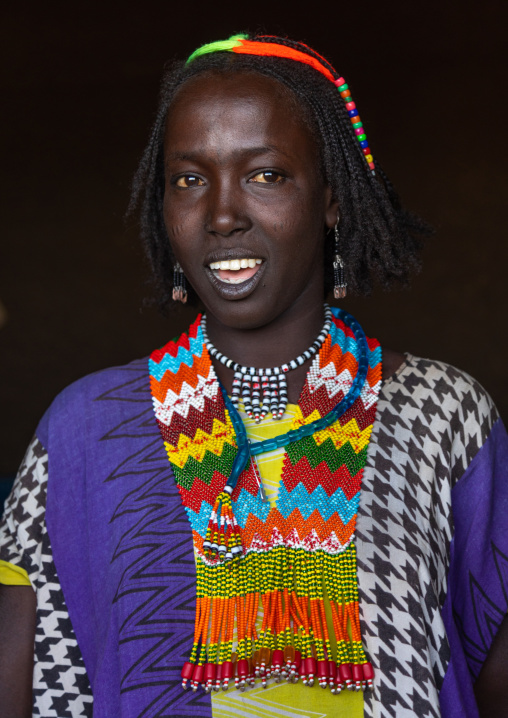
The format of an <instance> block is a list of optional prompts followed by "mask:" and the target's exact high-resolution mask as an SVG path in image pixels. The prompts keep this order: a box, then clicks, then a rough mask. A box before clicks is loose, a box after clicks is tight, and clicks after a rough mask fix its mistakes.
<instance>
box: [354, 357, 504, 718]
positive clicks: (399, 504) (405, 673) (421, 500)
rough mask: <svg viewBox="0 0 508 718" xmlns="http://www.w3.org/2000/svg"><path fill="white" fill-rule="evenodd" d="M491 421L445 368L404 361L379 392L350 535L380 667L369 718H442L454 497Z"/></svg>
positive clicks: (477, 392) (466, 381)
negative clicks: (355, 521) (444, 616)
mask: <svg viewBox="0 0 508 718" xmlns="http://www.w3.org/2000/svg"><path fill="white" fill-rule="evenodd" d="M496 419H497V412H496V409H495V407H494V405H493V404H492V402H491V400H490V398H489V397H488V395H487V394H486V393H485V392H484V390H483V389H482V387H481V386H480V385H479V384H478V383H477V382H475V381H474V380H473V379H471V378H470V377H469V376H468V375H467V374H464V373H463V372H461V371H458V370H457V369H454V368H453V367H451V366H449V365H447V364H442V363H439V362H434V361H428V360H425V359H417V358H415V357H412V356H407V359H406V362H405V363H404V364H403V365H402V367H401V368H400V369H399V371H398V372H397V373H396V374H395V375H394V376H393V377H391V378H390V379H388V381H386V382H385V384H384V386H383V389H382V392H381V395H380V399H379V403H378V415H377V417H376V422H375V424H374V429H373V434H372V439H371V443H370V446H369V454H368V459H367V466H366V468H365V472H364V476H363V484H362V495H361V501H360V510H359V513H358V524H357V534H356V536H357V551H358V586H359V593H360V611H361V616H362V633H363V635H364V637H365V640H366V645H367V650H368V654H369V655H370V657H371V660H372V663H373V664H374V665H376V666H380V667H381V666H382V668H381V670H378V672H377V679H376V688H375V694H374V697H372V696H369V697H368V699H367V700H366V702H365V703H366V705H365V715H366V716H369V718H371V717H372V718H380V717H381V716H396V718H410V717H411V718H414V716H432V717H434V716H436V717H437V716H439V715H440V711H439V700H438V693H439V690H440V688H441V684H442V681H443V677H444V675H445V672H446V669H447V665H448V660H449V646H448V641H447V637H446V633H445V627H444V624H443V620H442V617H441V609H442V607H443V604H444V600H445V597H446V590H447V575H448V565H449V550H450V541H451V539H452V535H453V520H452V511H451V491H452V488H453V486H454V484H455V483H456V481H457V480H458V479H459V478H460V477H461V475H462V474H463V473H464V471H465V470H466V468H467V466H468V465H469V463H470V462H471V460H472V459H473V458H474V456H475V455H476V453H477V452H478V450H479V449H480V448H481V446H482V445H483V443H484V442H485V439H486V437H487V436H488V434H489V431H490V429H491V427H492V425H493V423H494V421H495V420H496Z"/></svg>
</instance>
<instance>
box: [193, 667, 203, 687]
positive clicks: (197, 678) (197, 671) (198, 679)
mask: <svg viewBox="0 0 508 718" xmlns="http://www.w3.org/2000/svg"><path fill="white" fill-rule="evenodd" d="M204 676H205V667H204V666H203V665H201V666H195V667H194V673H193V674H192V681H193V683H202V682H203V678H204Z"/></svg>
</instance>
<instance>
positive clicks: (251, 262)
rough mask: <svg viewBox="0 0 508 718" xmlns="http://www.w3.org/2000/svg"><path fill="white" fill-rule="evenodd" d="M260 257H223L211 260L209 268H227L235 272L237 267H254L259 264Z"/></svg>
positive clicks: (260, 261)
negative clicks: (216, 260) (215, 260)
mask: <svg viewBox="0 0 508 718" xmlns="http://www.w3.org/2000/svg"><path fill="white" fill-rule="evenodd" d="M262 261H263V260H262V259H250V258H249V259H223V260H221V261H220V262H211V264H210V269H228V270H230V271H233V272H237V271H238V270H239V269H247V267H251V268H252V267H255V266H256V264H261V263H262Z"/></svg>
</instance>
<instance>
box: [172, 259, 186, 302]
mask: <svg viewBox="0 0 508 718" xmlns="http://www.w3.org/2000/svg"><path fill="white" fill-rule="evenodd" d="M173 301H174V302H182V304H185V303H186V301H187V288H186V286H185V274H184V273H183V269H182V268H181V266H180V262H175V265H174V267H173Z"/></svg>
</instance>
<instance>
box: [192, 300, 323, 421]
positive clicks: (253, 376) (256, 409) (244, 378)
mask: <svg viewBox="0 0 508 718" xmlns="http://www.w3.org/2000/svg"><path fill="white" fill-rule="evenodd" d="M331 323H332V312H331V309H330V307H329V306H328V305H327V304H325V323H324V325H323V328H322V330H321V332H320V333H319V335H318V337H317V339H316V340H315V341H314V342H313V343H312V344H311V345H310V347H309V348H308V349H306V350H305V351H304V352H302V353H301V354H300V355H299V356H297V357H296V359H292V360H291V361H290V362H287V364H282V366H280V367H279V366H276V367H268V368H266V369H259V368H257V367H253V366H250V367H249V366H243V365H242V364H238V362H235V361H233V360H232V359H228V357H227V356H226V355H225V354H223V353H222V352H220V351H219V350H218V349H217V348H216V347H215V346H214V345H213V344H212V342H211V341H210V340H209V339H208V333H207V331H206V316H203V318H202V320H201V331H202V332H203V339H204V342H205V346H206V348H207V350H208V352H209V353H210V356H211V357H212V358H213V359H216V360H217V361H220V362H221V364H224V366H226V367H227V368H228V369H232V370H233V371H234V376H233V386H232V389H231V401H232V403H233V406H234V407H235V409H236V408H237V407H238V404H239V401H240V396H241V398H242V400H243V404H244V407H245V413H246V414H247V416H249V417H250V418H254V421H256V422H259V421H263V419H264V418H265V416H266V415H267V414H268V412H269V411H271V412H272V417H273V418H274V419H281V418H282V416H283V414H284V412H285V411H286V406H287V403H288V389H287V384H286V373H287V372H288V371H291V370H292V369H298V367H299V366H302V365H303V364H305V362H306V361H308V360H309V359H312V357H313V356H314V355H315V354H316V352H317V351H318V350H319V349H320V348H321V346H322V345H323V342H324V340H325V339H326V337H327V335H328V332H329V331H330V327H331Z"/></svg>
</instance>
